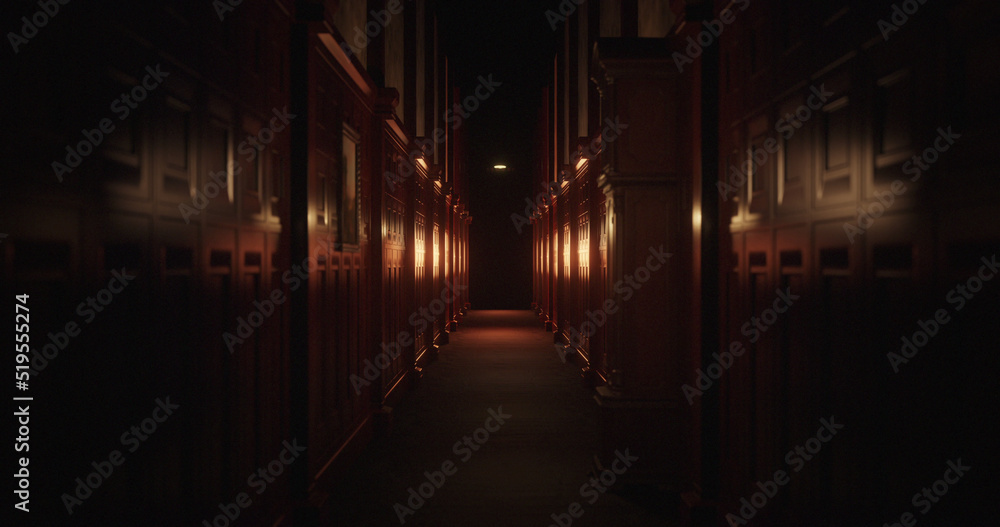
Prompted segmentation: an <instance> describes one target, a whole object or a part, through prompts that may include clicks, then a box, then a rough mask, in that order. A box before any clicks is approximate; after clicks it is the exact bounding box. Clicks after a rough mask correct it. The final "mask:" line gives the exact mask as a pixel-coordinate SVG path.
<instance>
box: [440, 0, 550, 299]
mask: <svg viewBox="0 0 1000 527" xmlns="http://www.w3.org/2000/svg"><path fill="white" fill-rule="evenodd" d="M442 3H443V5H444V9H442V15H441V17H442V18H441V20H440V23H439V27H440V28H441V30H442V32H443V34H442V39H443V40H444V45H445V49H446V50H447V54H448V58H449V64H450V75H451V79H452V80H453V81H454V82H455V83H457V84H459V85H460V86H461V90H462V97H463V98H464V97H467V96H469V95H470V94H471V93H472V92H473V90H475V88H476V86H478V85H479V77H480V76H481V75H482V76H484V77H489V75H490V74H492V75H493V80H494V81H496V82H500V83H503V85H502V86H500V87H499V88H497V90H496V92H494V93H493V94H492V95H491V96H490V98H488V99H487V100H486V101H484V102H483V103H482V104H481V106H480V108H479V109H478V110H477V111H475V112H474V113H472V115H471V117H470V118H469V119H467V120H466V121H465V124H464V125H463V126H462V127H461V128H460V129H459V132H460V133H462V134H464V143H465V145H466V166H467V172H466V173H467V177H468V181H467V185H465V188H466V189H467V195H468V196H469V200H470V203H469V205H470V206H469V210H470V211H471V215H472V217H473V221H472V225H471V227H470V249H469V252H470V255H469V259H470V261H469V269H470V287H469V289H470V294H471V297H472V307H473V308H474V309H527V308H528V307H529V304H530V302H531V227H530V226H527V227H522V229H521V232H520V233H518V232H517V229H516V228H515V224H514V221H513V220H512V219H511V215H512V214H523V213H524V209H525V198H531V199H532V200H534V198H535V196H536V195H537V194H538V193H539V192H541V191H542V190H543V189H542V188H541V187H540V186H539V188H533V185H534V183H533V181H534V175H535V172H534V171H535V170H536V166H537V161H538V160H537V156H536V152H537V150H538V149H537V145H536V135H537V129H536V128H537V126H536V124H537V122H538V115H539V110H540V107H541V104H542V101H543V92H542V89H543V88H544V86H545V85H546V84H547V83H548V82H549V80H550V79H551V71H552V60H553V58H554V55H555V52H556V42H557V38H558V36H559V33H558V32H556V31H553V30H552V26H551V25H550V24H549V22H548V20H547V19H546V18H545V10H546V9H554V10H558V2H553V1H548V2H528V1H515V2H467V1H459V0H452V1H444V2H442ZM496 164H503V165H507V167H508V169H507V171H506V172H503V173H498V172H496V171H494V170H493V165H496Z"/></svg>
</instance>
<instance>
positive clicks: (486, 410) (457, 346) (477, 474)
mask: <svg viewBox="0 0 1000 527" xmlns="http://www.w3.org/2000/svg"><path fill="white" fill-rule="evenodd" d="M491 411H493V412H494V413H496V414H497V415H499V418H500V419H502V420H503V421H504V423H503V424H502V425H499V424H498V422H499V421H498V420H497V418H493V419H490V420H489V421H488V422H487V419H488V418H490V417H491ZM393 415H394V418H393V424H392V430H391V432H390V434H389V435H388V436H387V437H385V438H382V439H378V440H376V441H375V442H374V443H373V444H372V445H371V446H370V447H369V448H368V449H367V450H366V451H365V453H364V454H363V456H362V457H361V458H360V459H359V461H358V462H357V463H356V464H355V465H354V466H353V467H352V469H351V470H350V471H349V473H348V474H347V475H346V476H345V477H344V478H343V482H344V483H343V484H342V485H340V488H338V489H336V490H335V491H334V497H333V498H332V499H331V502H332V504H331V507H329V508H328V510H327V511H325V514H324V516H325V520H324V523H325V524H328V525H337V526H394V525H401V524H402V525H407V526H434V527H474V526H475V527H478V526H484V527H493V526H496V527H528V526H539V527H547V526H549V525H559V526H560V527H568V526H569V525H572V526H574V527H580V526H601V527H630V526H635V527H638V526H668V525H672V524H673V523H672V522H671V521H670V520H668V519H667V518H668V517H669V514H668V513H669V512H670V510H671V509H672V507H669V506H667V505H666V504H665V503H664V500H663V498H661V497H649V496H647V497H643V495H641V494H642V493H641V492H640V491H637V490H635V489H630V488H629V487H627V486H626V485H624V484H623V483H618V484H616V485H612V486H611V487H610V488H609V490H608V491H607V492H606V493H604V494H600V493H598V492H596V491H593V490H588V491H587V494H585V495H583V496H582V495H581V487H582V486H583V485H585V484H587V483H588V481H590V478H591V477H592V476H593V474H592V472H591V471H592V466H593V463H592V459H593V457H592V456H593V453H594V452H596V446H597V441H598V436H597V428H596V425H597V406H596V403H595V402H594V401H593V399H592V396H591V395H590V393H589V392H588V391H587V390H586V389H584V388H583V387H582V385H581V381H580V375H579V369H578V368H575V367H573V366H570V365H567V364H565V363H563V362H562V361H561V360H560V358H559V355H558V354H557V353H556V351H555V348H554V346H553V344H552V334H551V333H547V332H545V331H544V330H543V329H542V328H541V324H540V323H539V322H538V320H537V318H536V317H535V316H534V315H533V314H532V313H531V312H529V311H470V312H469V313H468V315H467V316H466V317H465V319H464V320H463V323H462V325H461V327H460V328H459V330H458V331H457V332H454V333H452V334H451V343H450V344H448V345H447V346H443V347H442V348H441V354H440V356H439V357H438V360H437V361H435V362H433V363H431V364H430V365H429V366H428V367H427V368H426V369H425V370H424V378H423V380H422V381H421V383H420V386H419V387H418V389H417V390H415V391H412V392H410V393H409V394H407V397H406V399H405V401H404V402H403V403H401V404H400V406H399V407H397V408H395V409H394V411H393ZM507 416H509V417H507ZM486 426H488V427H490V428H493V429H494V430H495V431H494V432H487V431H486V430H485V427H486ZM497 427H499V429H497ZM480 428H483V430H480V431H478V432H477V429H480ZM487 433H488V434H489V435H488V439H487V438H486V434H487ZM466 436H468V437H469V438H470V439H469V441H470V443H471V445H475V447H471V448H470V447H469V446H466V444H465V443H464V442H463V438H465V437H466ZM477 441H478V442H477ZM479 442H481V443H482V446H480V445H479ZM473 448H478V450H475V451H473ZM640 462H641V461H637V462H636V463H640ZM450 463H453V464H454V466H453V467H452V465H451V464H450ZM442 468H444V469H446V470H447V471H448V472H451V475H446V474H445V473H444V472H443V471H442ZM435 472H439V473H440V474H437V475H436V474H434V473H435ZM425 473H431V476H432V478H431V479H433V480H434V481H433V482H429V480H428V477H427V476H426V475H425ZM425 483H426V485H424V488H423V491H424V494H425V495H427V494H429V493H430V490H431V486H432V485H433V484H434V483H437V484H438V485H440V488H436V487H435V488H434V489H433V495H432V496H431V497H429V498H422V497H421V499H422V501H423V503H422V504H421V502H420V500H418V499H416V498H413V499H412V501H411V503H407V502H408V500H410V499H411V494H410V492H409V489H411V488H412V489H414V491H415V492H416V493H419V490H420V489H419V487H420V486H421V485H422V484H425ZM591 501H593V503H591ZM574 502H576V503H579V504H580V507H581V510H582V511H583V514H582V516H580V518H576V519H571V518H572V517H571V516H568V515H566V513H567V509H568V508H569V507H570V504H572V503H574ZM397 504H398V506H397ZM414 505H419V506H418V507H414ZM402 507H406V508H407V509H406V510H404V509H402ZM410 511H412V514H410ZM553 514H556V515H562V520H563V521H562V523H561V524H560V523H556V522H555V521H554V520H553V517H552V515H553ZM400 515H403V521H405V523H401V521H400ZM570 519H571V523H566V522H567V521H568V520H570Z"/></svg>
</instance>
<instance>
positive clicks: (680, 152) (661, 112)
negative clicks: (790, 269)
mask: <svg viewBox="0 0 1000 527" xmlns="http://www.w3.org/2000/svg"><path fill="white" fill-rule="evenodd" d="M667 42H668V41H667V40H663V39H634V38H630V39H600V40H598V42H597V44H596V45H595V50H594V57H593V58H594V64H593V67H592V69H591V71H592V72H593V75H594V76H595V78H594V79H593V80H594V81H595V82H596V83H597V85H598V89H599V91H600V94H601V117H602V123H601V127H602V128H603V134H604V140H605V143H606V149H605V151H604V153H603V155H602V156H601V159H602V163H603V164H604V168H603V170H602V173H601V175H600V177H599V179H598V185H599V186H600V187H601V189H602V190H603V192H604V194H605V198H606V202H607V216H606V220H605V221H606V226H605V227H606V230H607V238H608V239H607V243H608V249H607V257H608V279H607V282H606V286H605V292H606V299H607V300H606V301H605V307H606V309H605V310H604V312H606V313H607V314H608V321H607V322H606V324H607V327H606V329H607V331H606V333H605V334H606V338H607V343H606V347H607V361H608V369H609V372H608V373H609V379H608V380H609V383H608V385H606V386H601V387H599V388H598V389H597V397H596V399H597V401H598V404H599V405H600V407H601V427H602V451H601V452H600V454H599V456H598V461H599V462H603V463H609V462H611V461H612V460H613V459H615V451H616V450H620V451H621V452H624V449H626V448H627V449H629V453H630V454H631V455H633V456H637V457H638V458H639V461H637V462H636V463H635V464H634V465H633V466H632V468H630V469H629V470H628V472H627V473H626V474H625V475H624V477H625V478H627V479H629V480H633V481H636V482H651V483H659V484H666V485H668V487H669V488H672V489H674V490H677V491H680V490H683V489H686V488H689V485H690V483H691V482H692V481H694V480H693V474H692V470H693V468H694V467H693V465H694V464H693V462H692V458H693V457H694V456H695V455H696V453H697V452H696V451H694V450H692V446H693V445H694V443H695V440H696V438H697V434H696V431H695V428H694V426H695V425H696V422H695V421H694V419H693V411H692V409H691V408H690V407H689V405H688V403H687V401H686V399H685V398H684V396H683V393H682V392H681V386H682V385H683V384H684V382H686V381H687V380H688V378H689V377H690V373H691V371H693V368H694V364H695V363H694V361H693V360H692V359H693V358H694V356H695V351H694V349H695V348H694V347H693V346H694V345H695V337H696V335H697V332H696V331H695V328H694V325H695V324H696V322H697V320H696V318H695V317H693V315H692V313H693V312H694V311H695V305H694V304H693V299H694V293H695V289H696V288H695V285H694V284H695V280H694V278H695V276H694V274H693V269H692V259H693V254H692V250H693V249H692V238H693V234H692V233H693V229H692V202H693V195H694V194H693V193H694V181H695V168H696V164H695V157H694V151H693V148H692V145H693V143H692V138H693V136H694V135H695V134H696V132H695V131H693V130H694V129H693V128H692V127H693V126H694V123H693V117H692V115H693V114H692V104H693V100H692V91H691V90H692V79H691V77H690V76H684V74H682V73H679V72H678V71H677V68H676V67H675V66H674V64H673V62H672V61H671V59H670V51H669V48H668V44H667ZM665 253H669V254H670V255H671V256H669V257H668V256H666V255H665ZM607 308H610V309H607Z"/></svg>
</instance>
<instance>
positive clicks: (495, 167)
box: [493, 165, 507, 170]
mask: <svg viewBox="0 0 1000 527" xmlns="http://www.w3.org/2000/svg"><path fill="white" fill-rule="evenodd" d="M493 169H494V170H507V165H493Z"/></svg>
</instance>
